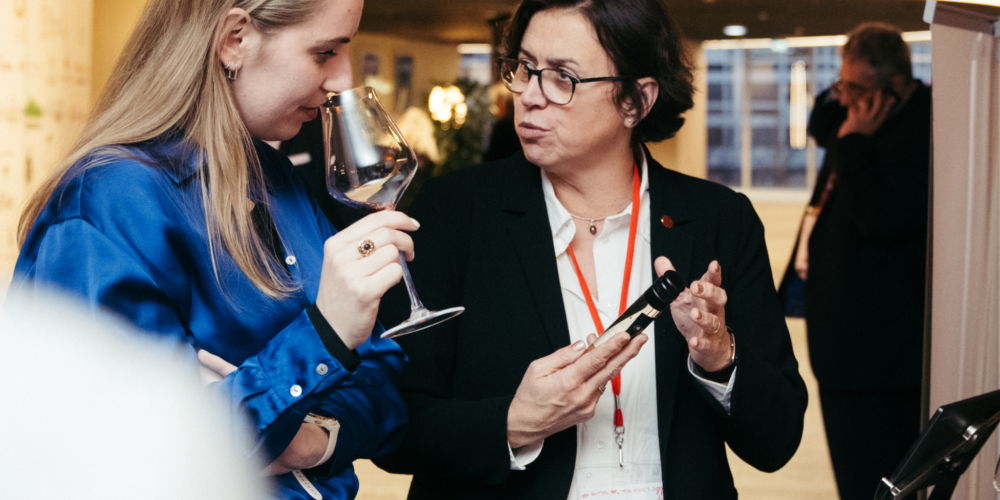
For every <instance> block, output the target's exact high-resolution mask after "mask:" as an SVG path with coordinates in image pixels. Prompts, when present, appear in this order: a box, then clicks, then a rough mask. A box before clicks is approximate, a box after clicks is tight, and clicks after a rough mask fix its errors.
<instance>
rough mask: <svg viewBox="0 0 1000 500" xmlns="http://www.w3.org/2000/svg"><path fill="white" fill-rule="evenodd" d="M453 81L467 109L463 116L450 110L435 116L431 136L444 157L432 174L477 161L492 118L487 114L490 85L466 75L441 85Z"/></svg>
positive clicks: (480, 156)
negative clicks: (438, 117)
mask: <svg viewBox="0 0 1000 500" xmlns="http://www.w3.org/2000/svg"><path fill="white" fill-rule="evenodd" d="M452 85H454V86H455V87H458V89H459V90H461V91H462V94H464V95H465V105H466V106H467V111H466V114H465V116H464V119H463V117H461V116H456V114H455V113H451V115H450V117H449V118H448V119H447V120H445V121H438V120H435V122H434V123H435V124H437V125H438V127H437V129H436V130H435V131H434V138H435V139H436V140H437V145H438V150H439V151H440V152H441V155H442V157H443V159H442V160H441V162H440V163H438V164H437V165H436V166H435V167H434V170H433V172H432V175H433V176H438V175H442V174H446V173H448V172H453V171H455V170H459V169H462V168H465V167H470V166H472V165H476V164H478V163H480V162H481V161H482V159H483V151H484V143H485V140H484V139H485V138H484V133H485V132H484V130H485V129H486V127H487V124H488V123H491V122H492V121H493V120H494V117H493V115H492V114H490V98H489V86H487V85H483V84H481V83H479V82H475V81H472V80H467V79H459V80H457V81H455V82H454V83H447V84H442V85H441V86H442V87H444V88H447V87H449V86H452ZM432 116H433V114H432Z"/></svg>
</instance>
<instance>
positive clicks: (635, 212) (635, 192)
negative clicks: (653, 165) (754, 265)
mask: <svg viewBox="0 0 1000 500" xmlns="http://www.w3.org/2000/svg"><path fill="white" fill-rule="evenodd" d="M633 169H634V173H633V175H632V218H631V221H630V222H629V228H628V253H626V254H625V276H624V277H623V278H622V294H621V301H620V302H619V304H618V315H621V314H622V313H624V312H625V309H626V308H627V307H628V287H629V279H630V278H631V277H632V254H633V253H635V232H636V229H638V227H639V194H640V193H639V185H640V184H641V183H642V179H641V178H640V176H639V166H638V165H635V164H633ZM566 253H568V254H569V258H570V259H571V260H572V261H573V267H574V268H575V269H576V277H577V279H579V280H580V288H582V289H583V296H584V298H586V299H587V307H588V308H590V317H591V319H593V320H594V326H595V327H596V328H597V331H598V332H602V333H603V332H604V325H603V323H601V317H600V315H598V313H597V306H596V305H595V304H594V298H593V297H591V295H590V288H588V287H587V280H586V279H585V278H584V277H583V272H582V271H580V264H578V263H577V261H576V255H575V254H574V253H573V245H572V244H570V245H569V247H567V248H566ZM598 335H600V333H599V334H598ZM611 390H612V391H613V392H614V395H615V432H617V433H618V451H619V460H621V445H622V436H623V435H624V433H625V419H624V417H623V416H622V409H621V405H620V404H619V401H618V399H619V398H618V397H619V396H620V395H621V392H622V376H621V373H619V374H618V376H617V377H615V378H613V379H611Z"/></svg>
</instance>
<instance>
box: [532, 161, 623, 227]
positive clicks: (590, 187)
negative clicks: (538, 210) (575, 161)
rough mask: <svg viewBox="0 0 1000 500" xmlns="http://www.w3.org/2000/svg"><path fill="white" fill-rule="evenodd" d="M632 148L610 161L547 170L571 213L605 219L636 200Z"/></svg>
mask: <svg viewBox="0 0 1000 500" xmlns="http://www.w3.org/2000/svg"><path fill="white" fill-rule="evenodd" d="M634 166H635V160H634V159H633V157H632V152H631V151H628V150H626V152H625V154H622V155H617V158H614V159H609V161H608V162H607V163H605V162H601V163H600V164H598V163H592V164H589V165H575V166H571V167H570V168H567V169H562V170H560V171H546V172H545V174H546V176H547V177H548V178H549V181H550V182H552V188H553V190H554V191H555V193H556V198H558V199H559V202H560V203H562V204H563V206H564V207H566V210H567V211H569V213H571V214H573V215H576V216H578V217H585V218H588V219H601V218H604V217H608V216H611V215H615V214H617V213H619V212H621V211H622V210H623V209H624V208H625V207H626V206H628V204H629V203H630V202H631V200H632V173H633V171H634Z"/></svg>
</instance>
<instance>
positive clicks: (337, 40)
mask: <svg viewBox="0 0 1000 500" xmlns="http://www.w3.org/2000/svg"><path fill="white" fill-rule="evenodd" d="M348 43H351V37H349V36H344V37H340V38H331V39H329V40H320V41H318V42H316V47H320V46H323V45H337V44H348Z"/></svg>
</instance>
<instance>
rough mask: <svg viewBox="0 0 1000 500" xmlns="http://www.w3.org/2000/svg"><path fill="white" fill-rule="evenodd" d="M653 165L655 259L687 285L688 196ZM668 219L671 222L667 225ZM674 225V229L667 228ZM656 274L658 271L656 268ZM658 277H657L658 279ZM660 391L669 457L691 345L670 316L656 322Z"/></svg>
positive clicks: (661, 422) (690, 239)
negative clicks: (679, 386) (666, 262)
mask: <svg viewBox="0 0 1000 500" xmlns="http://www.w3.org/2000/svg"><path fill="white" fill-rule="evenodd" d="M647 161H648V165H649V197H650V200H649V202H650V203H649V216H650V223H649V231H650V250H651V252H650V253H651V258H652V259H653V260H654V262H655V260H656V258H657V257H659V256H665V257H667V258H668V259H670V262H671V263H672V264H673V265H674V267H675V268H676V269H677V272H678V273H679V274H680V275H681V277H682V278H684V281H685V282H686V283H689V282H690V281H691V279H692V276H693V273H694V272H696V271H694V270H692V269H691V265H692V264H691V261H692V256H693V251H694V238H693V237H692V236H691V235H690V234H688V233H687V232H685V231H684V230H683V228H682V227H683V225H684V224H686V223H688V222H691V216H690V214H689V213H688V210H687V205H688V204H687V203H686V199H685V194H684V193H683V192H682V191H681V190H680V189H679V188H678V186H677V183H676V182H671V178H670V177H671V176H674V175H676V174H674V173H673V172H670V171H668V170H666V169H665V168H663V166H661V165H660V164H659V163H657V162H656V161H654V160H653V159H652V158H651V157H649V156H647ZM664 216H666V217H669V221H668V222H667V223H666V224H665V223H664V222H663V218H664ZM667 225H671V226H672V227H669V228H668V227H667ZM653 273H654V275H655V273H656V270H655V268H654V270H653ZM696 276H698V277H700V275H696ZM655 278H656V277H655V276H654V279H655ZM654 335H656V344H655V346H656V353H655V354H656V392H657V415H658V418H659V422H658V431H659V437H660V455H661V456H666V450H667V442H668V440H669V437H670V426H671V422H672V421H673V409H674V404H675V402H676V399H677V381H678V377H679V376H681V372H682V371H683V370H684V369H685V366H684V361H685V359H686V358H685V356H684V354H686V353H687V344H685V342H684V338H683V337H682V336H681V334H680V332H679V331H678V330H677V327H676V326H675V325H674V322H673V320H672V319H671V318H670V314H669V313H668V314H664V315H662V316H660V319H659V320H658V321H657V322H656V329H655V332H654Z"/></svg>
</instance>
